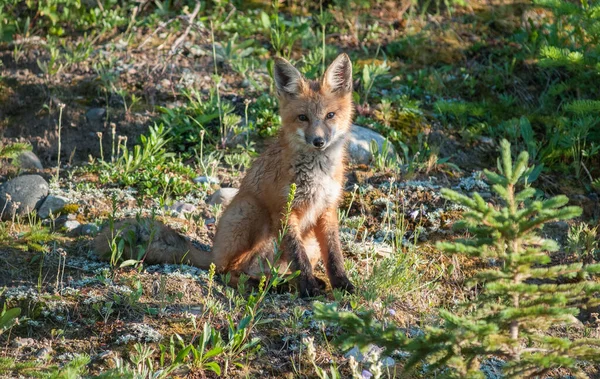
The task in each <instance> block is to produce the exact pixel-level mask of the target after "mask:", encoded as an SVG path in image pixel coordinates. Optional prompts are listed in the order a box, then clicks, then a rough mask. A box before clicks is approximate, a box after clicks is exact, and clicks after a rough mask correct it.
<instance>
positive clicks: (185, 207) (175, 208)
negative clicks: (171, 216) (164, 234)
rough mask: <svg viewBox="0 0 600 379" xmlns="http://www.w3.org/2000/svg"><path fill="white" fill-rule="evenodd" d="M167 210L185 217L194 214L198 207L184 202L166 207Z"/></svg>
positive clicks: (177, 202)
mask: <svg viewBox="0 0 600 379" xmlns="http://www.w3.org/2000/svg"><path fill="white" fill-rule="evenodd" d="M165 210H168V211H169V210H170V211H171V212H173V213H176V214H177V215H179V216H184V215H185V214H186V213H192V212H194V211H195V210H196V206H195V205H194V204H190V203H184V202H182V201H176V202H174V203H173V204H172V205H171V206H168V205H165Z"/></svg>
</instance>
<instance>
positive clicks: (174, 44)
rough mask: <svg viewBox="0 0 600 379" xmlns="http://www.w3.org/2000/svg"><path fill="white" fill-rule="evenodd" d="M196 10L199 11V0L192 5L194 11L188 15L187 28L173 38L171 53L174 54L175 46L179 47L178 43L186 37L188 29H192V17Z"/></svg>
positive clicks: (194, 16)
mask: <svg viewBox="0 0 600 379" xmlns="http://www.w3.org/2000/svg"><path fill="white" fill-rule="evenodd" d="M198 12H200V2H199V1H196V6H195V7H194V11H193V12H192V14H191V15H190V19H189V21H188V26H187V28H185V32H183V34H182V35H181V36H180V37H179V38H177V39H176V40H175V43H173V46H171V55H173V54H175V51H176V50H177V47H179V45H181V43H182V42H183V41H185V39H186V38H187V35H188V34H189V33H190V30H191V29H192V25H193V24H194V19H195V18H196V16H197V15H198Z"/></svg>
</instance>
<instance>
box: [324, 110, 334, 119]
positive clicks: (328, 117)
mask: <svg viewBox="0 0 600 379" xmlns="http://www.w3.org/2000/svg"><path fill="white" fill-rule="evenodd" d="M334 116H335V113H333V112H329V113H327V116H325V118H326V119H328V120H329V119H331V118H333V117H334Z"/></svg>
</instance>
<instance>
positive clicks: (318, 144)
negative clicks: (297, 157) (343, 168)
mask: <svg viewBox="0 0 600 379" xmlns="http://www.w3.org/2000/svg"><path fill="white" fill-rule="evenodd" d="M313 145H314V147H316V148H319V149H320V148H322V147H323V146H325V139H324V138H323V137H316V138H315V139H314V140H313Z"/></svg>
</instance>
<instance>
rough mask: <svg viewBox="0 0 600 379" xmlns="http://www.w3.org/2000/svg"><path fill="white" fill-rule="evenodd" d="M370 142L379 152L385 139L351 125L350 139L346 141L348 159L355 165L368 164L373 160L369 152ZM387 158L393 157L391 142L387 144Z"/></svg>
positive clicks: (365, 129) (369, 130) (373, 132)
mask: <svg viewBox="0 0 600 379" xmlns="http://www.w3.org/2000/svg"><path fill="white" fill-rule="evenodd" d="M371 140H375V142H377V145H378V146H379V151H381V150H382V149H383V145H384V143H385V141H386V139H385V138H384V137H383V136H382V135H381V134H379V133H377V132H375V131H373V130H371V129H367V128H365V127H362V126H358V125H354V124H353V125H352V127H351V129H350V138H349V139H348V158H349V159H350V161H351V162H353V163H356V164H369V163H370V162H371V160H372V159H373V152H372V151H371ZM387 145H388V146H387V154H388V156H392V157H393V156H395V155H396V151H395V150H394V146H393V145H392V143H391V142H388V144H387Z"/></svg>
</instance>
